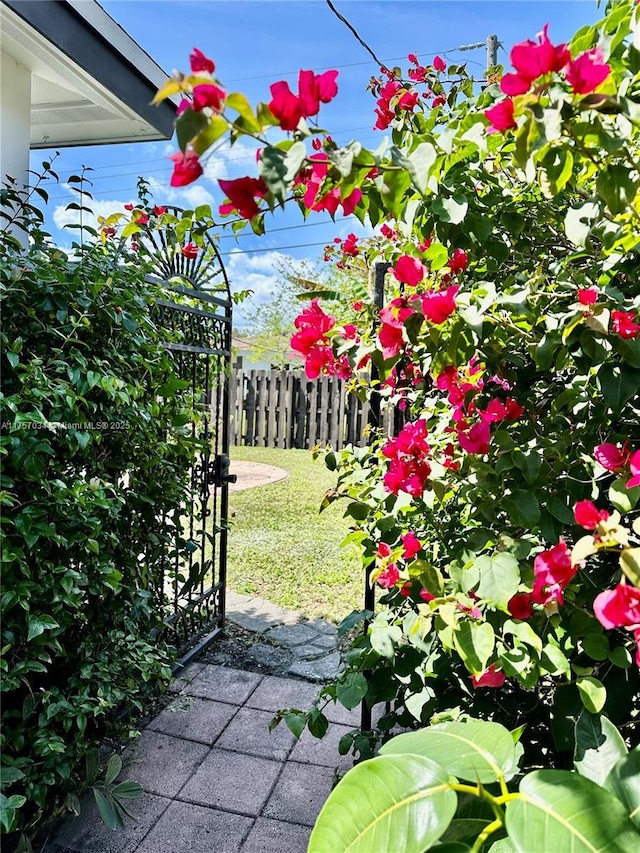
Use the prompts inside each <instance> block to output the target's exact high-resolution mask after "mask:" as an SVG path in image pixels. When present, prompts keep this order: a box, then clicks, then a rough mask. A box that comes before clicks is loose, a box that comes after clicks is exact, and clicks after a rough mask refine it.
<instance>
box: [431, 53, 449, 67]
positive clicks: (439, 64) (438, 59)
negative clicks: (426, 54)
mask: <svg viewBox="0 0 640 853" xmlns="http://www.w3.org/2000/svg"><path fill="white" fill-rule="evenodd" d="M433 67H434V68H435V70H436V71H446V70H447V63H446V62H445V61H444V59H442V57H440V56H436V57H435V59H434V60H433Z"/></svg>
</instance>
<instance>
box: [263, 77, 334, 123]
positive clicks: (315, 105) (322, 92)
mask: <svg viewBox="0 0 640 853" xmlns="http://www.w3.org/2000/svg"><path fill="white" fill-rule="evenodd" d="M337 76H338V72H337V71H325V72H324V74H318V75H316V74H314V73H313V71H304V70H303V71H300V74H299V75H298V93H299V94H298V95H294V94H293V92H292V91H291V89H290V88H289V84H288V83H286V82H285V81H284V80H280V81H278V82H277V83H274V84H273V85H272V86H271V101H270V102H269V110H270V111H271V112H272V113H273V115H274V116H275V117H276V118H277V119H278V122H279V124H280V127H281V128H282V129H283V130H295V129H296V128H297V126H298V123H299V122H300V119H301V118H308V116H314V115H316V114H317V113H318V111H319V109H320V104H321V103H323V104H328V103H329V101H331V100H332V99H333V98H335V96H336V95H337V93H338V85H337V83H336V78H337Z"/></svg>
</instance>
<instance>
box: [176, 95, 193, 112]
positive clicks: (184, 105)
mask: <svg viewBox="0 0 640 853" xmlns="http://www.w3.org/2000/svg"><path fill="white" fill-rule="evenodd" d="M190 107H191V101H190V100H189V98H183V99H182V100H181V101H180V103H179V104H178V109H177V110H176V115H178V116H181V115H182V113H183V112H184V111H185V110H188V109H190Z"/></svg>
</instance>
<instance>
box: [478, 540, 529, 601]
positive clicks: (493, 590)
mask: <svg viewBox="0 0 640 853" xmlns="http://www.w3.org/2000/svg"><path fill="white" fill-rule="evenodd" d="M475 567H476V569H477V570H478V572H479V575H480V583H479V584H478V588H477V590H476V592H477V593H478V595H479V596H480V598H482V599H484V600H485V601H490V602H492V603H493V604H496V605H497V606H498V607H501V608H502V609H503V610H507V602H508V601H509V599H510V598H512V597H513V596H514V595H515V594H516V592H517V591H518V586H519V584H520V570H519V569H518V561H517V560H516V558H515V557H514V556H513V554H507V553H506V552H505V553H502V554H496V555H495V556H493V557H491V556H488V555H483V556H482V557H478V559H477V560H476V561H475Z"/></svg>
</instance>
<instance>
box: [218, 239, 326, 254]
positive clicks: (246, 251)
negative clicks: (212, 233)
mask: <svg viewBox="0 0 640 853" xmlns="http://www.w3.org/2000/svg"><path fill="white" fill-rule="evenodd" d="M326 245H327V241H326V240H322V241H321V242H320V243H296V244H295V245H291V246H266V247H263V248H261V249H238V251H237V252H220V254H221V256H222V257H223V258H228V257H231V256H232V255H255V254H258V253H259V252H282V251H283V250H284V249H307V248H309V247H310V246H326Z"/></svg>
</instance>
